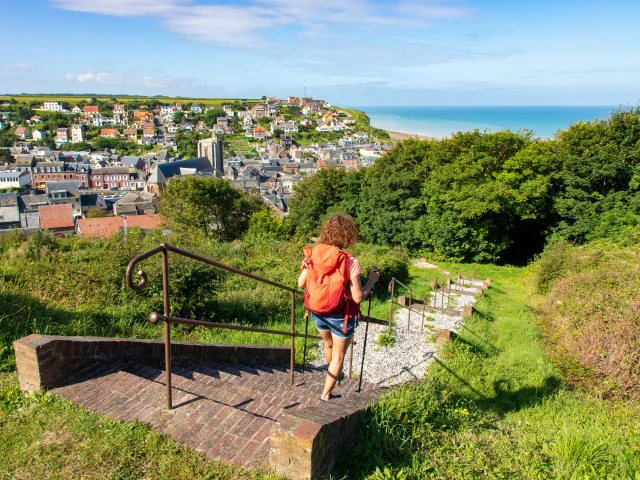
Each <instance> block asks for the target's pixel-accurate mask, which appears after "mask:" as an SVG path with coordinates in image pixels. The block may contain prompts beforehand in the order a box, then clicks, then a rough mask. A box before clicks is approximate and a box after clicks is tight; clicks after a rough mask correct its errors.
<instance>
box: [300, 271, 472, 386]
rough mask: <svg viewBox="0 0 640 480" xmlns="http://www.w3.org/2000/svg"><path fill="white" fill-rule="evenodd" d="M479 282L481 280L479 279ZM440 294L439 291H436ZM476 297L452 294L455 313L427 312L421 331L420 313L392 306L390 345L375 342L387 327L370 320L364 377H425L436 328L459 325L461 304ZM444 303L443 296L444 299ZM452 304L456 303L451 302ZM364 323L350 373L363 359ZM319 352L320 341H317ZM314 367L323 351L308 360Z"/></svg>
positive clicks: (386, 380) (387, 381)
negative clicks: (311, 360) (391, 336)
mask: <svg viewBox="0 0 640 480" xmlns="http://www.w3.org/2000/svg"><path fill="white" fill-rule="evenodd" d="M480 285H482V282H480ZM438 298H440V294H438ZM475 301H476V298H475V297H474V296H472V295H457V294H456V295H454V294H452V295H451V307H452V308H455V309H456V310H457V311H458V312H459V314H458V315H454V316H451V315H445V314H442V313H429V314H427V316H426V317H425V322H424V330H423V333H422V334H420V327H421V315H419V314H417V313H415V312H413V313H410V312H409V310H407V309H405V308H402V307H394V310H395V315H394V318H395V326H393V327H392V328H393V330H394V333H395V342H394V344H393V345H392V346H388V347H383V346H380V345H379V344H378V342H377V340H378V337H379V335H380V333H381V332H383V331H384V330H386V329H387V328H388V327H386V326H384V325H377V324H373V323H372V324H370V325H369V332H368V336H367V351H366V356H365V364H364V375H363V377H364V380H366V381H368V382H372V383H379V384H380V385H386V386H389V385H395V384H399V383H404V382H407V381H411V380H419V379H422V378H424V374H425V369H426V368H427V366H428V365H429V364H430V363H431V362H432V361H433V356H434V355H435V354H436V353H437V347H438V346H437V345H436V343H435V331H436V329H446V330H452V331H456V330H457V329H458V328H459V327H460V325H462V308H463V305H473V304H474V303H475ZM445 304H446V300H445ZM454 304H455V306H454ZM407 321H409V330H407ZM365 327H366V324H365V323H364V322H363V323H361V324H360V325H359V326H358V327H357V328H356V333H355V335H354V339H355V346H354V349H353V374H354V375H359V374H360V364H361V362H362V346H363V344H364V335H365ZM319 347H320V352H322V342H319ZM349 360H350V359H349V352H347V355H346V357H345V363H344V371H345V374H348V372H349ZM311 365H313V366H315V367H326V363H325V361H324V357H323V356H322V353H321V354H320V358H318V359H316V360H314V361H313V362H311Z"/></svg>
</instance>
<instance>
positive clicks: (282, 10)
mask: <svg viewBox="0 0 640 480" xmlns="http://www.w3.org/2000/svg"><path fill="white" fill-rule="evenodd" d="M50 1H51V2H52V3H53V4H54V5H56V6H58V7H59V8H62V9H65V10H72V11H78V12H87V13H96V14H101V15H112V16H150V17H156V18H158V19H159V20H160V21H161V22H162V23H163V24H164V25H166V27H167V28H168V29H169V30H170V31H172V32H175V33H180V34H183V35H186V36H188V37H190V38H193V39H195V40H198V41H202V42H209V43H216V44H220V45H226V46H242V47H247V46H251V47H260V46H267V43H270V44H272V43H273V42H272V41H268V40H267V39H268V38H271V37H279V36H283V35H291V32H288V33H287V32H286V31H285V30H283V27H293V28H292V30H293V31H294V32H295V33H294V34H295V35H297V36H298V37H300V38H307V40H308V39H310V38H313V37H315V38H316V39H317V40H320V41H321V40H322V32H327V31H328V32H331V31H335V28H333V27H334V26H335V25H336V24H337V25H340V27H338V28H339V29H342V26H346V25H348V26H349V30H357V29H367V28H371V27H376V26H380V25H385V26H387V27H388V28H395V29H401V28H403V27H423V26H425V25H426V23H425V21H427V20H432V19H434V18H451V17H459V16H463V15H466V14H467V13H468V10H467V9H465V8H462V7H457V6H455V5H450V4H449V3H443V1H436V0H430V1H428V2H427V3H426V4H423V3H418V2H415V1H405V0H401V1H400V3H398V4H396V5H395V6H393V5H388V4H385V5H380V4H377V3H376V2H375V1H373V0H323V1H301V0H250V1H249V3H248V4H246V5H234V4H233V3H217V4H214V5H211V4H210V5H197V4H195V3H194V1H193V0H109V1H105V0H50ZM269 33H275V34H276V35H269ZM271 46H272V45H271Z"/></svg>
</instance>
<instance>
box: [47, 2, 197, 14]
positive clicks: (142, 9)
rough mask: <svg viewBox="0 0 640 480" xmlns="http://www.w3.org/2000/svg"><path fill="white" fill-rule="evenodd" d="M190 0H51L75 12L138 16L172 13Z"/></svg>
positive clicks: (60, 6)
mask: <svg viewBox="0 0 640 480" xmlns="http://www.w3.org/2000/svg"><path fill="white" fill-rule="evenodd" d="M187 1H188V0H51V3H53V4H54V5H55V6H57V7H59V8H61V9H63V10H70V11H73V12H85V13H97V14H100V15H113V16H118V17H138V16H146V15H162V14H166V13H170V12H171V11H172V10H173V9H174V8H175V7H178V6H181V5H184V4H186V3H187Z"/></svg>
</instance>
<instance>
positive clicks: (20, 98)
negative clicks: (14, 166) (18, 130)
mask: <svg viewBox="0 0 640 480" xmlns="http://www.w3.org/2000/svg"><path fill="white" fill-rule="evenodd" d="M12 98H13V99H14V100H16V101H17V102H26V103H28V102H44V101H45V100H57V101H59V102H65V103H68V104H69V105H71V106H74V105H76V104H77V103H79V102H83V101H87V100H89V98H95V99H97V100H98V101H100V102H106V101H110V100H111V99H112V98H116V99H117V101H118V102H120V103H127V102H141V101H145V100H157V101H158V102H160V103H166V104H169V103H176V102H181V103H187V102H190V103H199V104H201V105H224V104H225V103H228V104H232V103H234V102H237V101H241V100H242V99H238V98H189V97H161V96H158V97H145V96H118V95H115V96H114V95H91V94H88V95H64V94H63V95H32V94H30V95H0V103H3V102H7V101H9V100H11V99H12ZM245 100H247V103H249V104H255V103H259V102H261V100H259V99H245Z"/></svg>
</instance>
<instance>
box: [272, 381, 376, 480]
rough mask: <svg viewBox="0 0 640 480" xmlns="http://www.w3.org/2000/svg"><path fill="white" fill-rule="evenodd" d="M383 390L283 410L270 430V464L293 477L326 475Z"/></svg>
mask: <svg viewBox="0 0 640 480" xmlns="http://www.w3.org/2000/svg"><path fill="white" fill-rule="evenodd" d="M382 391H383V390H369V391H363V392H362V393H359V394H351V395H347V396H344V397H342V398H338V399H334V400H331V401H330V402H320V403H318V404H316V405H313V406H311V407H307V408H303V409H300V410H296V411H293V412H288V413H283V414H282V415H280V416H279V417H278V421H277V423H276V424H275V426H274V427H273V429H272V431H271V437H270V442H271V445H270V452H269V465H270V467H271V468H272V469H273V470H274V471H275V472H276V473H277V474H279V475H284V476H286V477H287V478H290V479H291V480H303V479H304V480H306V479H316V478H325V477H327V476H328V475H329V474H330V473H331V471H332V470H333V467H334V466H335V462H336V460H337V458H338V455H339V454H340V452H341V451H342V450H343V449H344V448H346V447H347V445H348V443H349V442H350V441H351V440H352V439H353V437H354V435H355V434H356V429H357V428H358V420H359V418H360V414H361V412H362V411H363V410H365V409H366V408H368V407H369V406H371V405H373V404H374V403H376V402H377V401H378V399H379V397H380V394H381V393H382Z"/></svg>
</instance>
